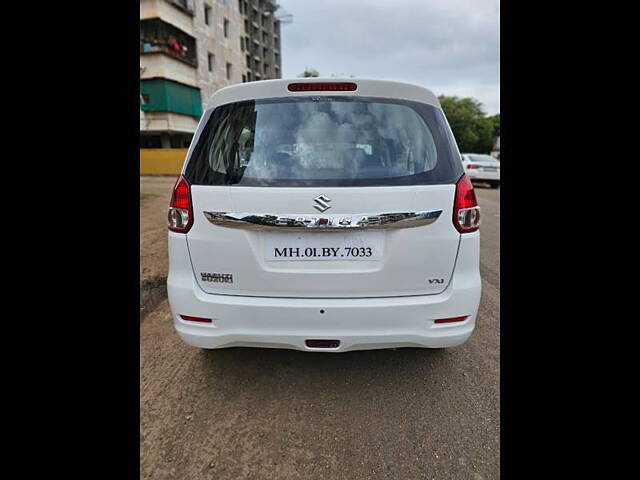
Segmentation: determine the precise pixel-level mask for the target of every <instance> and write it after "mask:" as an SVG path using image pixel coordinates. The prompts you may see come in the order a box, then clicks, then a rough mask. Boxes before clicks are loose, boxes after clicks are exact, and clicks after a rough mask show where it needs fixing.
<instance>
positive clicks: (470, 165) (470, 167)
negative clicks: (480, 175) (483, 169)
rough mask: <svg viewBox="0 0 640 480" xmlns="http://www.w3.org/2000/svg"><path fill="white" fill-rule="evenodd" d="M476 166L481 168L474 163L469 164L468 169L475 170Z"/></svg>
mask: <svg viewBox="0 0 640 480" xmlns="http://www.w3.org/2000/svg"><path fill="white" fill-rule="evenodd" d="M474 168H480V165H474V164H473V163H470V164H468V165H467V170H473V169H474Z"/></svg>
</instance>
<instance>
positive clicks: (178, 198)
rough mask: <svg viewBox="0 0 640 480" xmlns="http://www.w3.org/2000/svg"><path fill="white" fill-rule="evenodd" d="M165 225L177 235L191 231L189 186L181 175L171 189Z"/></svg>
mask: <svg viewBox="0 0 640 480" xmlns="http://www.w3.org/2000/svg"><path fill="white" fill-rule="evenodd" d="M167 223H168V224H169V230H171V231H172V232H178V233H187V232H188V231H189V229H191V225H193V206H192V205H191V185H189V182H188V181H187V179H186V178H184V177H183V176H182V175H180V178H178V181H177V182H176V184H175V186H174V187H173V195H172V196H171V203H170V204H169V213H168V215H167Z"/></svg>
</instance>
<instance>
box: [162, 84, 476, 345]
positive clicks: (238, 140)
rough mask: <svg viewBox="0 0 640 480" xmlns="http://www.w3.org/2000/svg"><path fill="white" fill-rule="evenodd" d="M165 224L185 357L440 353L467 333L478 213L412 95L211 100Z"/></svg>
mask: <svg viewBox="0 0 640 480" xmlns="http://www.w3.org/2000/svg"><path fill="white" fill-rule="evenodd" d="M409 132H410V133H411V134H410V135H409V134H408V133H409ZM168 223H169V278H168V281H167V290H168V295H169V303H170V305H171V310H172V312H173V322H174V325H175V328H176V330H177V332H178V334H179V335H180V337H182V339H183V340H184V341H185V342H186V343H187V344H189V345H192V346H194V347H200V348H205V349H214V348H226V347H239V346H242V347H269V348H291V349H297V350H302V351H306V352H346V351H350V350H368V349H376V348H391V347H426V348H444V347H453V346H456V345H460V344H462V343H464V342H465V341H466V340H467V339H468V338H469V336H470V335H471V333H472V332H473V330H474V327H475V324H476V316H477V313H478V305H479V303H480V295H481V279H480V269H479V257H480V232H479V231H478V228H479V225H480V208H479V206H478V203H477V201H476V197H475V193H474V190H473V186H472V185H471V182H470V181H469V178H468V177H467V176H466V175H465V172H464V169H463V168H462V164H461V163H460V153H459V151H458V149H457V147H456V144H455V140H454V138H453V135H452V133H451V130H450V129H449V125H448V123H447V120H446V118H445V115H444V113H443V111H442V108H441V107H440V102H439V101H438V98H437V97H436V96H435V95H434V94H433V93H432V92H430V91H429V90H427V89H425V88H422V87H419V86H415V85H408V84H404V83H398V82H388V81H381V80H364V79H358V80H355V79H345V80H339V79H334V78H332V79H324V80H323V79H318V78H311V79H295V80H265V81H261V82H249V83H242V84H237V85H233V86H229V87H226V88H222V89H220V90H218V91H217V92H216V93H215V94H214V95H213V96H212V98H211V100H210V103H209V106H208V108H207V110H206V112H205V113H204V114H203V115H202V118H201V120H200V123H199V125H198V129H197V130H196V133H195V135H194V138H193V142H192V144H191V147H190V149H189V152H188V155H187V159H186V162H185V166H184V167H183V171H182V175H181V176H180V178H179V179H178V181H177V183H176V185H175V188H174V192H173V198H172V199H171V205H170V209H169V215H168Z"/></svg>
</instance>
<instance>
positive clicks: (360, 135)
mask: <svg viewBox="0 0 640 480" xmlns="http://www.w3.org/2000/svg"><path fill="white" fill-rule="evenodd" d="M461 174H462V168H461V164H460V157H459V155H458V153H457V150H456V147H455V145H454V142H453V138H452V136H451V132H450V130H449V128H448V125H447V123H446V120H445V119H444V115H443V114H442V111H441V110H440V109H438V108H435V107H433V106H430V105H426V104H422V103H417V102H408V101H398V100H393V101H392V100H385V99H368V98H362V97H329V96H320V97H306V96H305V97H299V98H286V99H268V100H257V101H245V102H237V103H232V104H228V105H223V106H220V107H217V108H216V109H215V110H214V111H213V112H212V113H211V115H210V117H209V118H208V120H206V123H205V126H204V128H203V129H202V132H201V134H200V137H199V139H198V142H197V144H196V147H195V148H194V150H193V153H192V155H191V158H190V160H189V163H188V164H187V168H186V171H185V175H186V176H187V179H188V180H189V181H190V182H191V183H192V184H193V185H239V186H243V185H244V186H375V185H413V184H441V183H455V182H456V181H457V180H458V178H459V177H460V175H461Z"/></svg>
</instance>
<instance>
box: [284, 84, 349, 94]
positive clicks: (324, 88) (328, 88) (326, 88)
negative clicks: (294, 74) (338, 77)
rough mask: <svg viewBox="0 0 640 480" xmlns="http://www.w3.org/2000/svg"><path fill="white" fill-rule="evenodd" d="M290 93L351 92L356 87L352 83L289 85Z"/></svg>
mask: <svg viewBox="0 0 640 480" xmlns="http://www.w3.org/2000/svg"><path fill="white" fill-rule="evenodd" d="M287 88H288V89H289V91H290V92H353V91H354V90H356V89H357V88H358V86H357V85H356V84H355V83H353V82H325V83H319V82H318V83H314V82H309V83H307V82H305V83H290V84H289V85H288V87H287Z"/></svg>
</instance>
